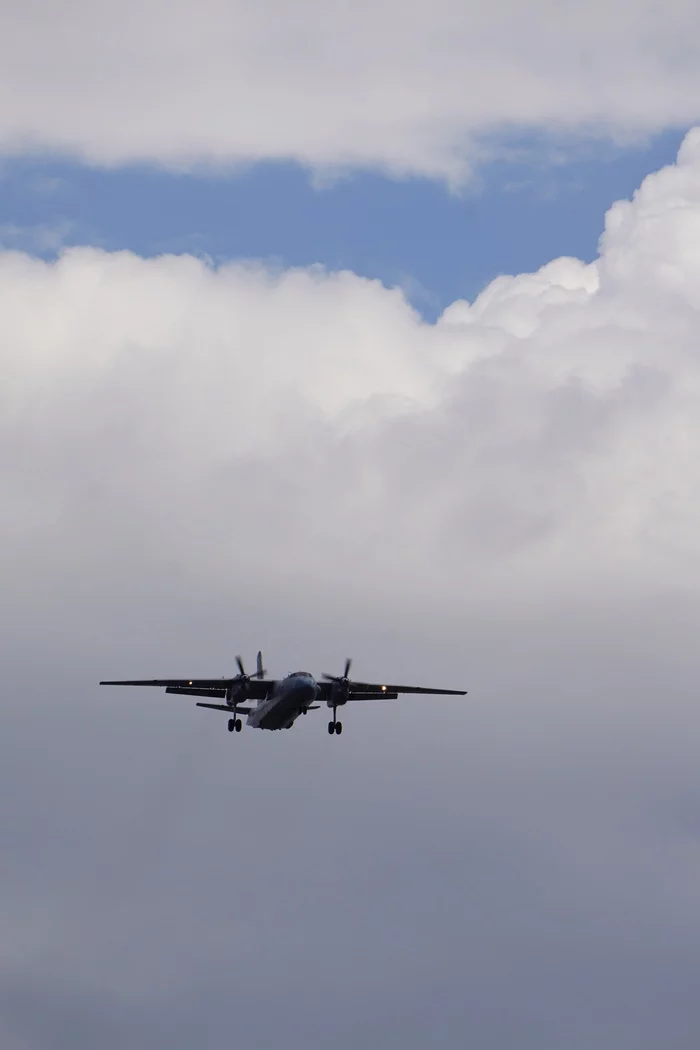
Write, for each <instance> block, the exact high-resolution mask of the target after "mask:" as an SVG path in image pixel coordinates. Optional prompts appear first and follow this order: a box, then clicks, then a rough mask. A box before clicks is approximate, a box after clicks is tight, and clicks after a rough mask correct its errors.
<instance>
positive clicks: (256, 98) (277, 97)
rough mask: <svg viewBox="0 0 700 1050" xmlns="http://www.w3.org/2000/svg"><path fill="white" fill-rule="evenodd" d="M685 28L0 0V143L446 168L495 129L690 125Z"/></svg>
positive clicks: (605, 131)
mask: <svg viewBox="0 0 700 1050" xmlns="http://www.w3.org/2000/svg"><path fill="white" fill-rule="evenodd" d="M699 29H700V14H699V13H698V9H697V5H696V4H694V3H691V2H689V0H671V2H670V3H667V4H664V5H658V4H656V3H653V2H652V0H642V2H641V3H640V2H632V0H624V2H619V3H616V4H609V3H602V2H600V0H597V2H595V3H589V4H587V5H585V7H579V8H576V7H572V6H569V7H568V8H565V7H563V6H561V5H559V6H552V5H551V4H550V3H548V2H546V0H537V2H536V3H534V4H528V5H523V4H518V3H515V2H514V0H498V2H497V3H493V4H489V5H486V6H484V5H483V4H479V3H478V2H476V0H470V2H468V3H465V2H463V0H437V2H432V3H426V2H424V0H423V2H420V3H413V4H411V5H409V6H407V5H406V4H403V3H399V2H398V0H383V2H381V3H373V4H371V5H358V4H350V3H343V4H328V3H324V2H321V0H303V2H301V3H297V4H295V5H294V6H293V7H290V6H289V4H285V3H283V2H281V0H274V2H268V3H265V4H252V3H248V2H246V0H235V2H233V3H223V2H222V0H203V2H198V3H194V2H192V0H187V2H182V3H179V4H178V5H177V8H176V9H173V6H172V5H171V4H165V3H163V2H162V0H152V2H151V3H149V4H147V5H144V4H142V3H137V2H136V0H125V2H124V3H121V4H116V3H111V4H100V5H98V6H96V5H94V4H91V3H88V2H87V0H76V2H75V3H72V4H71V6H70V15H68V14H67V13H66V10H65V9H64V8H59V7H53V8H52V7H50V6H49V7H47V5H45V4H38V3H36V2H29V3H26V4H22V5H14V6H12V5H9V6H8V7H7V9H6V11H5V13H4V14H3V15H2V23H1V24H0V143H1V144H3V146H4V149H5V150H8V151H13V150H18V149H19V150H22V149H30V148H39V149H47V148H48V149H57V150H65V151H68V152H70V153H73V154H77V155H79V156H81V157H85V158H87V159H88V160H90V161H92V162H97V163H104V164H118V163H123V162H126V161H140V160H148V161H151V160H154V161H158V162H164V163H167V164H175V165H184V166H190V165H192V164H194V163H197V162H198V161H205V162H209V161H214V162H216V163H224V164H228V163H230V162H246V161H251V160H252V161H254V160H259V159H261V158H294V159H297V160H299V161H301V162H302V163H304V164H307V165H311V166H313V167H314V168H315V169H316V170H317V171H320V172H323V170H324V169H327V168H329V167H330V168H334V167H337V166H340V167H343V166H350V167H354V166H371V167H381V168H384V169H388V170H390V171H394V172H411V173H420V174H426V175H429V176H439V177H446V178H448V179H450V180H453V181H456V180H459V179H461V178H463V177H464V176H465V174H467V173H468V172H469V169H470V167H471V166H472V165H473V163H474V162H476V161H478V160H479V157H480V155H481V152H482V150H483V149H484V148H485V147H484V145H483V141H484V139H483V137H484V136H489V135H491V134H493V133H496V134H501V133H502V132H503V131H504V130H505V131H508V130H511V131H512V130H515V131H519V130H523V129H524V130H527V131H535V132H540V131H544V132H545V133H548V132H555V133H562V134H564V135H566V134H569V133H571V132H574V133H584V134H594V135H601V134H602V135H614V136H618V137H621V138H623V139H628V138H629V137H631V136H632V137H633V136H635V135H640V134H644V133H647V132H653V131H657V130H659V129H661V128H664V127H667V126H668V125H674V124H675V125H681V126H683V125H687V124H689V123H691V122H693V121H694V120H696V119H697V118H698V117H699V116H700V113H699V112H698V103H697V99H698V97H700V72H699V71H700V47H699V45H698V40H700V32H699ZM479 141H481V145H477V143H478V142H479Z"/></svg>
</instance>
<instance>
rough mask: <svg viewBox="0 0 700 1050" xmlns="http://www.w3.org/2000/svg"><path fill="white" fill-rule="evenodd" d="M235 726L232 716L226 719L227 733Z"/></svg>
mask: <svg viewBox="0 0 700 1050" xmlns="http://www.w3.org/2000/svg"><path fill="white" fill-rule="evenodd" d="M235 728H236V723H235V721H234V720H233V718H229V720H228V731H229V733H232V732H233V731H234V729H235Z"/></svg>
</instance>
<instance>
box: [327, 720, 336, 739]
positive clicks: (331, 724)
mask: <svg viewBox="0 0 700 1050" xmlns="http://www.w3.org/2000/svg"><path fill="white" fill-rule="evenodd" d="M328 732H329V734H330V735H331V736H333V734H334V733H335V722H329V723H328Z"/></svg>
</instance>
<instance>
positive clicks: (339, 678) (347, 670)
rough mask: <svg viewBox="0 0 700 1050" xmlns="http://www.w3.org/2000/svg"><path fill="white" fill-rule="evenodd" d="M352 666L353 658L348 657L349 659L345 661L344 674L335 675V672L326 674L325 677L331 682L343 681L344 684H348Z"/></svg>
mask: <svg viewBox="0 0 700 1050" xmlns="http://www.w3.org/2000/svg"><path fill="white" fill-rule="evenodd" d="M351 667H352V660H351V658H350V657H348V658H347V660H346V661H345V670H344V671H343V674H342V676H339V675H335V674H324V675H323V677H324V678H326V679H327V680H328V681H329V682H339V683H340V682H342V684H343V685H347V684H348V675H349V674H350V668H351Z"/></svg>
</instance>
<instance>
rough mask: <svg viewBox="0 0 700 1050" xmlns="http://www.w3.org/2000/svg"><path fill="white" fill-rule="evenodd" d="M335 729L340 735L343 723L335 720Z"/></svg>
mask: <svg viewBox="0 0 700 1050" xmlns="http://www.w3.org/2000/svg"><path fill="white" fill-rule="evenodd" d="M335 731H336V733H337V734H338V736H340V734H341V733H342V732H343V723H342V722H336V723H335Z"/></svg>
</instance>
